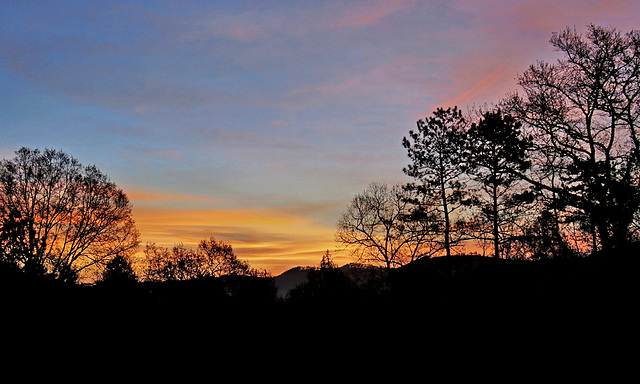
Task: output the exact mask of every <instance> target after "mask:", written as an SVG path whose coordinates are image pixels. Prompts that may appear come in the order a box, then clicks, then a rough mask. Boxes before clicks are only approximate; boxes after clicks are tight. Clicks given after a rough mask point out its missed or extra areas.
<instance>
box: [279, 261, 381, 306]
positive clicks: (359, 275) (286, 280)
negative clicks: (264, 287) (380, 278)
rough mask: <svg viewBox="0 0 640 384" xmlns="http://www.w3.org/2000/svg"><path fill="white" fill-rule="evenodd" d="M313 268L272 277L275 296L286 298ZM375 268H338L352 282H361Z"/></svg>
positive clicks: (299, 268) (303, 268)
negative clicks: (275, 291) (275, 290)
mask: <svg viewBox="0 0 640 384" xmlns="http://www.w3.org/2000/svg"><path fill="white" fill-rule="evenodd" d="M313 269H314V267H300V266H298V267H294V268H291V269H289V270H287V271H284V272H283V273H281V274H280V275H278V276H276V277H274V283H275V286H276V289H277V296H278V298H280V299H283V298H285V297H286V296H287V293H288V292H289V291H290V290H291V289H293V288H295V287H296V286H298V285H299V284H301V283H304V282H305V281H307V275H308V274H309V271H311V270H313ZM377 269H378V268H376V267H371V266H367V265H361V264H356V263H349V264H345V265H343V266H342V267H339V268H338V270H340V271H341V272H342V273H344V274H345V275H347V276H348V277H349V278H351V280H353V281H354V282H356V283H358V282H362V281H363V280H365V279H367V278H368V277H370V276H371V274H372V272H373V271H375V270H377Z"/></svg>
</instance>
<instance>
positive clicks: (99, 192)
mask: <svg viewBox="0 0 640 384" xmlns="http://www.w3.org/2000/svg"><path fill="white" fill-rule="evenodd" d="M138 236H139V233H138V231H137V229H136V227H135V225H134V220H133V217H132V213H131V204H130V203H129V199H128V198H127V195H126V194H125V193H124V192H123V191H122V190H121V189H119V188H118V187H117V186H116V185H115V184H114V183H113V182H111V181H110V180H109V178H108V177H107V176H106V175H105V174H103V173H102V172H100V170H99V169H98V168H97V167H95V166H84V165H82V164H80V162H79V161H78V160H77V159H75V158H73V157H71V156H69V155H67V154H66V153H64V152H62V151H56V150H52V149H47V150H45V151H43V152H41V151H40V150H38V149H29V148H21V149H20V150H18V151H17V152H16V156H15V157H14V158H13V159H10V160H3V161H2V162H1V163H0V258H2V260H3V261H4V262H5V263H8V264H10V265H13V266H15V267H17V268H20V269H21V270H23V271H24V272H26V273H29V274H36V275H42V274H52V275H54V276H56V277H57V278H59V279H62V280H70V281H75V280H76V279H77V278H78V277H79V275H80V274H81V273H83V272H87V273H88V272H89V270H90V269H91V268H92V267H95V266H98V265H106V264H107V263H108V262H109V260H111V259H112V258H113V257H114V256H116V255H127V254H131V253H132V252H134V251H135V249H136V247H137V246H138Z"/></svg>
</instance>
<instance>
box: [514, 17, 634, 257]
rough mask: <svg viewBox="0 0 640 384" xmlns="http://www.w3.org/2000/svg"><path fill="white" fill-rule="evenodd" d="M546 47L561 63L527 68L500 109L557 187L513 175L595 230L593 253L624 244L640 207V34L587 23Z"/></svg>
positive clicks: (545, 179) (557, 36)
mask: <svg viewBox="0 0 640 384" xmlns="http://www.w3.org/2000/svg"><path fill="white" fill-rule="evenodd" d="M551 44H552V45H553V46H554V47H555V48H556V49H557V50H558V51H560V52H562V54H563V58H562V59H561V60H559V61H558V62H557V63H555V64H549V63H545V62H539V63H537V64H535V65H532V66H531V67H530V68H529V69H528V70H527V71H526V72H525V73H524V74H523V75H521V76H520V77H519V84H520V86H521V88H522V91H523V93H522V94H520V93H517V94H514V95H510V96H509V97H508V98H507V100H505V102H504V103H503V106H504V108H505V110H506V111H507V112H509V113H511V114H514V115H515V116H516V117H517V118H518V119H520V120H522V121H523V122H524V123H525V129H526V131H527V133H528V134H531V135H532V136H533V137H534V139H535V146H536V151H537V152H538V154H539V155H538V156H537V159H543V160H542V162H538V163H534V167H535V168H538V169H539V170H544V168H545V167H547V168H549V167H552V168H553V171H554V172H553V174H554V176H555V180H556V182H559V184H560V185H561V186H558V184H554V183H552V182H551V181H550V179H549V177H529V176H527V175H525V174H524V173H522V172H519V171H517V170H514V172H516V173H518V174H519V175H520V176H522V177H523V178H525V179H527V180H528V181H529V182H531V183H532V184H533V185H535V186H536V187H538V188H540V189H542V190H544V191H546V192H547V193H551V194H555V195H556V197H557V201H558V203H557V205H559V206H564V207H566V210H567V211H568V212H569V213H570V214H571V215H572V217H573V218H574V219H577V220H580V221H581V222H582V224H583V228H584V229H585V230H590V229H593V234H594V241H593V247H592V248H593V250H595V249H597V248H598V247H602V248H603V249H610V248H612V247H614V246H615V245H617V244H621V243H624V242H626V241H628V239H629V234H630V231H629V228H630V226H631V224H632V222H633V220H634V217H637V212H638V207H639V205H640V188H639V180H640V132H639V129H640V31H632V32H629V33H627V34H621V33H620V32H618V31H616V30H615V29H614V28H605V27H599V26H594V25H590V26H589V27H588V30H587V32H586V33H585V34H580V33H578V32H577V31H576V30H575V29H566V30H564V31H562V32H560V33H554V34H553V35H552V38H551ZM550 161H552V163H550ZM534 174H536V173H534ZM538 174H539V175H542V174H546V175H549V174H550V173H549V172H546V173H545V172H540V173H538Z"/></svg>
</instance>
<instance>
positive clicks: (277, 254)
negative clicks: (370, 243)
mask: <svg viewBox="0 0 640 384" xmlns="http://www.w3.org/2000/svg"><path fill="white" fill-rule="evenodd" d="M299 209H303V208H302V207H284V208H280V207H260V208H238V209H175V208H162V207H138V208H136V207H135V206H134V217H135V219H136V225H137V227H138V229H139V230H140V232H141V237H142V239H141V240H142V244H143V245H144V244H146V243H147V242H153V243H157V244H159V245H163V246H168V247H170V246H172V245H173V244H175V243H184V244H185V245H188V246H189V245H190V246H195V245H196V244H197V243H198V242H199V241H200V240H203V239H207V238H209V237H211V236H213V237H215V238H216V239H218V240H223V241H225V242H227V243H229V244H231V245H232V246H233V248H234V250H235V251H236V254H237V255H238V257H239V258H241V259H246V260H248V261H249V263H250V264H251V266H253V267H256V268H264V269H267V270H269V271H271V272H272V273H273V274H278V273H280V272H282V271H284V270H286V269H288V268H291V267H294V266H296V265H316V264H318V263H319V261H320V259H321V257H322V254H323V252H324V251H325V250H327V249H329V250H334V248H335V243H334V240H333V234H334V228H332V227H326V226H322V225H320V224H318V223H316V222H314V221H313V220H312V219H309V218H306V217H304V216H303V215H302V212H300V211H298V210H299ZM336 262H340V263H344V262H348V260H346V259H344V258H343V257H337V259H336Z"/></svg>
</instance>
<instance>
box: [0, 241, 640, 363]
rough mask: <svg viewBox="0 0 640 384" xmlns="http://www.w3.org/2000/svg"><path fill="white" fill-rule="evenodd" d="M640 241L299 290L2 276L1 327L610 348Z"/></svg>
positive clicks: (116, 341) (625, 337)
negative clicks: (577, 253) (564, 256)
mask: <svg viewBox="0 0 640 384" xmlns="http://www.w3.org/2000/svg"><path fill="white" fill-rule="evenodd" d="M637 249H638V248H631V249H629V250H628V251H627V252H625V253H619V254H616V255H601V256H598V257H592V258H586V259H577V260H565V261H563V260H552V261H537V262H531V261H510V260H493V259H489V258H483V257H474V256H460V257H452V258H451V259H446V258H438V259H431V260H426V261H424V262H421V263H415V264H412V265H409V266H407V267H404V268H402V269H400V270H396V271H394V273H393V274H392V275H391V276H389V277H388V279H385V280H384V281H382V280H380V279H376V278H371V279H369V280H368V281H366V282H364V283H363V281H360V282H359V284H352V283H345V280H344V279H342V277H340V278H337V279H334V278H335V275H334V276H333V277H327V276H322V278H321V279H320V280H317V278H318V276H316V281H321V283H319V284H317V285H316V286H315V288H314V287H311V286H309V287H308V289H306V290H303V291H299V292H298V294H297V296H294V295H291V296H290V298H289V300H282V299H278V298H277V296H276V291H275V287H274V283H273V279H267V278H244V277H226V278H219V279H201V280H196V281H185V282H169V283H144V284H142V283H139V284H130V285H111V286H108V285H96V286H78V285H65V284H62V283H59V282H56V281H50V280H46V279H24V278H20V279H16V278H8V277H7V276H4V278H3V280H2V283H1V305H2V320H1V321H2V330H3V332H4V335H5V340H6V338H7V337H12V338H15V339H16V340H20V342H19V343H25V344H24V345H30V344H29V343H32V342H33V341H38V342H43V341H45V344H46V345H48V346H49V347H50V348H56V347H57V346H63V345H64V346H68V345H73V346H74V347H75V348H80V349H86V348H88V349H93V348H101V347H104V346H111V347H119V346H122V345H129V346H131V345H135V350H136V351H141V350H142V351H146V352H145V353H150V352H152V353H157V352H158V351H162V350H163V348H168V347H167V346H168V345H172V346H173V347H171V348H174V347H175V343H179V344H180V343H186V344H184V348H187V347H186V345H189V346H191V347H192V346H193V345H203V346H207V347H208V348H215V349H216V350H220V349H225V350H226V349H229V350H235V351H236V352H238V353H248V354H251V353H257V352H256V351H258V350H260V351H262V352H260V353H265V350H269V351H275V350H286V351H289V352H291V351H316V350H318V349H322V348H331V350H333V351H334V352H335V353H337V354H349V355H350V354H351V353H354V354H357V355H361V354H362V353H365V354H366V353H372V354H374V355H376V354H377V353H382V352H379V351H378V349H377V348H381V346H382V345H384V346H385V347H384V348H385V349H384V351H386V352H385V354H387V353H391V351H396V352H397V353H402V352H407V348H409V349H410V350H415V351H416V352H415V353H434V352H436V351H437V353H438V354H440V355H442V354H444V355H446V354H454V355H456V356H461V355H464V356H467V357H469V356H477V357H481V356H483V355H485V354H486V353H487V351H488V350H493V351H494V353H497V354H498V355H499V358H516V355H514V354H520V353H524V352H525V351H528V352H532V353H533V351H535V350H537V351H538V352H535V353H533V355H536V356H538V358H540V359H549V358H563V357H562V356H565V357H566V356H569V355H572V356H575V354H576V353H581V354H582V353H584V354H587V355H593V354H601V353H605V352H606V353H608V354H611V353H615V352H616V351H621V350H625V348H629V347H631V346H633V345H634V344H633V343H635V340H636V338H637V336H638V319H639V315H638V311H637V307H638V292H640V290H639V288H640V286H639V283H638V282H639V279H638V266H639V259H640V255H638V254H635V250H637ZM372 276H373V275H372ZM256 348H258V349H256ZM633 348H635V347H633ZM172 350H174V349H172ZM129 351H130V350H129ZM174 351H175V350H174ZM239 351H244V352H239ZM252 351H253V352H252ZM349 351H351V352H349ZM375 351H378V352H375ZM569 351H571V352H569ZM294 355H295V353H294ZM412 355H414V357H415V354H412ZM266 356H268V353H267V355H265V357H266ZM528 356H529V357H528V358H531V355H528ZM271 357H273V356H271ZM372 358H373V357H372ZM377 358H382V357H381V356H378V357H377ZM389 358H391V357H390V356H389ZM496 358H498V356H496Z"/></svg>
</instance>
